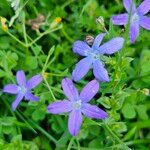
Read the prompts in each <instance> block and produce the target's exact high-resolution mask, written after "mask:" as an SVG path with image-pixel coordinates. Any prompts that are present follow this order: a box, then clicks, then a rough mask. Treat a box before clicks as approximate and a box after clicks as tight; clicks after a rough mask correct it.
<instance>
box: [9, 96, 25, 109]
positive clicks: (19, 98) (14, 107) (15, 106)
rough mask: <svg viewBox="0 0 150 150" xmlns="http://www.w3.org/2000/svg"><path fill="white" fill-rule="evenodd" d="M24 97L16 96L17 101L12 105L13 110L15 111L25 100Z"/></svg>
mask: <svg viewBox="0 0 150 150" xmlns="http://www.w3.org/2000/svg"><path fill="white" fill-rule="evenodd" d="M23 97H24V95H23V94H18V95H17V96H16V99H15V100H14V101H13V103H12V110H13V111H15V110H16V108H17V106H18V105H19V103H20V102H21V100H22V99H23Z"/></svg>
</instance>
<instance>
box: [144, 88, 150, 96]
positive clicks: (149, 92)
mask: <svg viewBox="0 0 150 150" xmlns="http://www.w3.org/2000/svg"><path fill="white" fill-rule="evenodd" d="M142 92H143V93H144V94H145V95H147V96H148V95H150V90H149V89H146V88H145V89H143V90H142Z"/></svg>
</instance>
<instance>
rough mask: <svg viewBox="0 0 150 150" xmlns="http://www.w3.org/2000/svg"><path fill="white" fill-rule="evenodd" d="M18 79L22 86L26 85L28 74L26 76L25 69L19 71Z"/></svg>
mask: <svg viewBox="0 0 150 150" xmlns="http://www.w3.org/2000/svg"><path fill="white" fill-rule="evenodd" d="M16 79H17V83H18V84H19V85H20V86H25V85H26V76H25V73H24V71H22V70H20V71H17V74H16Z"/></svg>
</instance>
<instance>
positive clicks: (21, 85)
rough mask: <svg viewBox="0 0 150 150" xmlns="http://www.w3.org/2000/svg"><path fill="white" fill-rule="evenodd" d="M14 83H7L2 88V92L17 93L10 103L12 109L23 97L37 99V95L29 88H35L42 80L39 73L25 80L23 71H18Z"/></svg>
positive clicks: (14, 108)
mask: <svg viewBox="0 0 150 150" xmlns="http://www.w3.org/2000/svg"><path fill="white" fill-rule="evenodd" d="M16 79H17V83H18V84H17V85H16V84H7V85H5V86H4V88H3V92H6V93H10V94H17V96H16V99H15V100H14V102H13V103H12V109H13V110H16V108H17V106H18V105H19V103H20V102H21V100H22V99H23V98H24V97H25V99H27V100H31V101H38V100H39V97H37V96H34V95H33V94H32V92H31V89H33V88H35V87H36V86H37V85H38V84H39V83H40V82H41V81H42V80H43V78H42V76H41V75H35V76H33V77H32V78H31V79H30V80H28V81H26V77H25V73H24V71H22V70H21V71H18V72H17V75H16Z"/></svg>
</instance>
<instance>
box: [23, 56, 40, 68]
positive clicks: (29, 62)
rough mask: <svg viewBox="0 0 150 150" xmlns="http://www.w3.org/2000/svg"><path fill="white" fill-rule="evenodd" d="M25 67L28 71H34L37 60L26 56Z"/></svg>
mask: <svg viewBox="0 0 150 150" xmlns="http://www.w3.org/2000/svg"><path fill="white" fill-rule="evenodd" d="M25 67H26V69H28V70H30V69H31V70H34V69H36V68H37V67H38V62H37V58H36V57H34V56H28V57H27V58H26V61H25Z"/></svg>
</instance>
